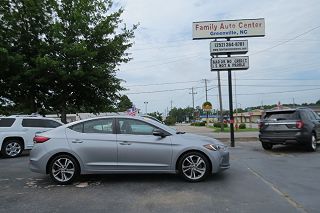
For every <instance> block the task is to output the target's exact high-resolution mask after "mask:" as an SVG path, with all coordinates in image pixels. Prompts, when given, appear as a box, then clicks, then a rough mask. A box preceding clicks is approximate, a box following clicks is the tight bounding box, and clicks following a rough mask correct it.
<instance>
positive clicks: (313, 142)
mask: <svg viewBox="0 0 320 213" xmlns="http://www.w3.org/2000/svg"><path fill="white" fill-rule="evenodd" d="M307 150H308V151H309V152H315V151H316V150H317V137H316V135H315V134H314V133H312V135H311V139H310V140H309V142H308V143H307Z"/></svg>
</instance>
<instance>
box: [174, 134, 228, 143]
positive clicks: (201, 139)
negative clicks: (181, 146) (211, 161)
mask: <svg viewBox="0 0 320 213" xmlns="http://www.w3.org/2000/svg"><path fill="white" fill-rule="evenodd" d="M177 136H178V137H180V138H181V139H183V140H186V141H188V142H192V143H202V144H203V145H206V144H216V145H224V144H223V143H221V142H220V141H218V140H217V139H214V138H210V137H207V136H202V135H195V134H191V133H185V134H178V135H177Z"/></svg>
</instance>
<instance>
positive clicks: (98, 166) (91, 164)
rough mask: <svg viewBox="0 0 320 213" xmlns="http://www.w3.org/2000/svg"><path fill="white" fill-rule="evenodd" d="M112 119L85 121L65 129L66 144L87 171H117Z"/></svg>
mask: <svg viewBox="0 0 320 213" xmlns="http://www.w3.org/2000/svg"><path fill="white" fill-rule="evenodd" d="M114 133H115V130H114V119H113V118H103V119H94V120H89V121H85V122H82V123H78V124H75V125H73V126H71V127H69V128H67V129H66V135H67V139H68V143H69V145H70V147H71V148H72V150H73V151H74V152H75V153H76V154H77V155H78V156H79V157H80V159H81V161H82V163H83V164H84V166H85V169H86V170H88V171H94V172H99V171H110V170H111V171H112V170H116V169H117V143H116V134H114Z"/></svg>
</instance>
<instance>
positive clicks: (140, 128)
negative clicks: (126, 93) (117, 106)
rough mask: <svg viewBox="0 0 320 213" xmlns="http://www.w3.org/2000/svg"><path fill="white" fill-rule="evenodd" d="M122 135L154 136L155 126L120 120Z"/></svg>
mask: <svg viewBox="0 0 320 213" xmlns="http://www.w3.org/2000/svg"><path fill="white" fill-rule="evenodd" d="M119 127H120V134H132V135H153V130H154V129H155V127H154V126H152V125H150V124H148V123H146V122H143V121H139V120H135V119H126V118H123V119H119Z"/></svg>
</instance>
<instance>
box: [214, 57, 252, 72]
mask: <svg viewBox="0 0 320 213" xmlns="http://www.w3.org/2000/svg"><path fill="white" fill-rule="evenodd" d="M246 69H249V56H241V57H220V58H211V71H219V70H246Z"/></svg>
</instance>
